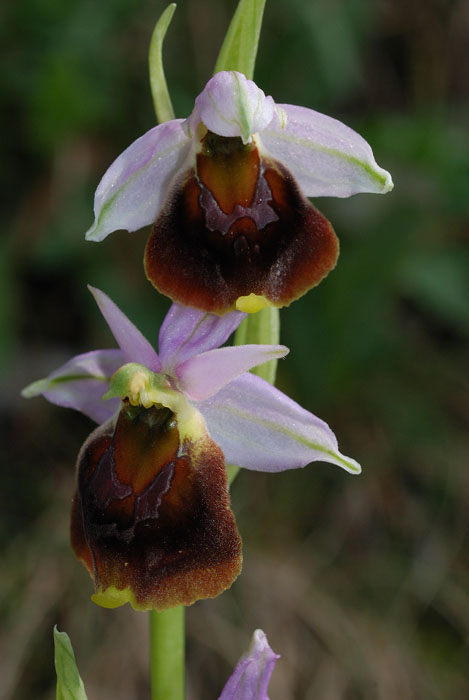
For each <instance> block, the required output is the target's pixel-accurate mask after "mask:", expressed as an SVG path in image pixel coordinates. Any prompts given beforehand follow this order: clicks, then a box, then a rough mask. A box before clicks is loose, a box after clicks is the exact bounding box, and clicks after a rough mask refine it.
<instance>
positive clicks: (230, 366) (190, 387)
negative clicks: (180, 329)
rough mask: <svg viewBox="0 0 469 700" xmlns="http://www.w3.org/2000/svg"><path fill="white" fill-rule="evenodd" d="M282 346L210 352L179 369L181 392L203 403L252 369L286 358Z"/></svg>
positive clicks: (191, 360) (242, 347) (254, 346)
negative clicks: (270, 361)
mask: <svg viewBox="0 0 469 700" xmlns="http://www.w3.org/2000/svg"><path fill="white" fill-rule="evenodd" d="M288 353H289V350H288V348H286V347H285V346H284V345H239V346H235V347H228V348H218V349H217V350H209V351H208V352H204V353H202V354H201V355H196V356H195V357H191V358H190V359H189V360H186V361H185V362H184V363H183V364H182V365H179V366H178V368H177V370H176V374H177V377H178V379H179V381H180V389H181V391H183V392H184V393H185V394H186V395H187V396H188V397H189V398H190V399H192V400H193V401H203V400H204V399H208V398H209V397H210V396H213V395H214V394H216V393H217V391H220V389H221V388H222V387H224V386H225V384H228V383H229V382H231V381H233V379H235V377H239V375H240V374H242V373H243V372H247V371H248V370H250V369H251V368H252V367H256V366H257V365H262V364H264V362H268V361H269V360H275V359H278V358H279V357H285V355H287V354H288Z"/></svg>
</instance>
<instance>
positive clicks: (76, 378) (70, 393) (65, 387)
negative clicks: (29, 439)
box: [21, 350, 125, 423]
mask: <svg viewBox="0 0 469 700" xmlns="http://www.w3.org/2000/svg"><path fill="white" fill-rule="evenodd" d="M124 361H125V360H124V356H123V353H122V352H121V351H120V350H94V351H93V352H87V353H83V354H82V355H76V356H75V357H73V358H72V359H71V360H69V361H68V362H66V363H65V364H64V365H62V366H61V367H59V368H58V369H56V370H54V372H51V373H50V374H49V376H48V377H46V378H45V379H40V380H39V381H36V382H33V383H32V384H30V385H29V386H27V387H26V388H25V389H23V391H22V392H21V394H22V396H23V397H24V398H28V399H29V398H32V397H33V396H38V395H39V394H42V395H43V396H44V397H45V398H46V399H47V400H48V401H50V402H51V403H54V404H56V405H57V406H62V407H64V408H74V409H75V410H76V411H81V413H84V414H85V415H86V416H89V418H91V419H92V420H94V421H95V422H96V423H103V422H104V421H106V420H108V418H110V417H111V416H113V415H114V414H115V412H116V411H117V409H118V408H119V404H120V402H119V400H118V399H112V400H111V401H103V398H102V397H103V394H104V393H105V392H106V390H107V387H108V383H109V380H110V378H111V377H112V375H113V374H114V372H115V371H116V370H117V369H118V368H119V367H120V366H121V365H122V363H123V362H124Z"/></svg>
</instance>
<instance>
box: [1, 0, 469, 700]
mask: <svg viewBox="0 0 469 700" xmlns="http://www.w3.org/2000/svg"><path fill="white" fill-rule="evenodd" d="M164 6H165V5H164V4H163V3H161V2H159V1H154V2H149V1H148V0H134V1H133V2H131V1H130V0H113V2H109V3H96V2H94V1H92V0H68V2H67V3H65V2H63V0H22V1H21V2H13V0H9V1H7V2H5V3H3V4H2V6H1V8H0V17H1V22H0V33H1V44H2V48H3V52H4V63H3V71H2V73H1V75H0V85H1V89H0V100H1V108H0V119H1V120H2V133H3V139H2V141H3V149H4V154H3V157H2V168H1V171H2V172H1V175H2V182H1V190H0V191H1V194H2V195H3V198H4V203H3V205H2V212H3V228H4V233H3V235H2V237H1V238H0V252H1V255H0V266H1V274H0V286H1V291H0V332H1V338H2V347H1V362H2V364H1V366H2V390H1V392H0V400H1V413H2V442H1V445H2V452H3V460H2V461H3V469H2V487H1V496H0V498H1V499H2V503H1V504H0V544H1V547H2V559H1V561H2V564H1V579H2V591H1V592H2V597H1V604H0V697H1V698H2V700H3V699H7V698H8V699H10V698H11V699H12V700H32V699H33V700H36V699H38V700H50V699H51V698H53V697H55V695H54V692H55V691H54V683H55V680H54V671H53V663H52V626H53V625H54V624H55V623H57V624H58V626H59V629H61V630H62V629H64V630H65V631H67V632H68V633H69V634H70V636H71V638H72V641H73V643H74V646H75V651H76V655H77V660H78V663H79V666H80V671H81V673H82V676H83V678H84V681H85V685H86V687H87V690H88V694H89V698H90V700H97V699H98V698H99V700H107V699H111V698H112V699H113V700H121V699H122V700H124V699H125V700H140V699H142V700H143V699H144V698H147V697H148V681H147V617H146V615H144V614H136V613H133V612H132V611H131V610H130V609H126V608H121V609H119V610H116V611H106V610H102V609H100V608H98V607H97V606H95V605H93V604H92V603H91V602H90V600H89V596H90V593H91V582H90V580H89V578H88V575H87V573H86V572H85V570H84V569H83V567H82V566H81V565H80V564H78V562H76V561H75V559H74V557H73V554H72V552H71V550H70V548H69V545H68V517H69V516H68V510H69V506H70V500H71V496H72V491H73V482H74V462H75V456H76V454H77V452H78V450H79V447H80V445H81V443H82V442H83V440H84V439H85V437H86V436H87V435H88V433H89V432H90V431H91V429H92V425H91V423H90V422H89V421H88V420H87V419H86V418H84V417H83V416H81V415H78V414H75V413H73V412H72V411H67V410H62V409H58V408H56V407H54V406H52V405H49V404H48V403H47V402H46V401H45V400H43V399H35V400H32V401H29V402H27V401H24V400H22V399H21V398H20V397H19V391H20V389H21V387H23V386H24V385H25V384H27V383H29V382H30V381H32V380H33V379H37V378H39V377H41V376H44V375H45V374H47V373H48V372H49V371H50V370H51V369H53V368H56V367H57V366H58V365H59V364H61V363H62V362H63V361H64V360H66V359H68V358H69V357H70V356H71V355H73V354H76V353H78V352H84V351H86V350H88V349H92V348H97V347H109V346H111V344H112V343H113V340H112V338H111V336H110V334H109V332H108V331H107V328H106V327H105V324H104V323H103V321H102V319H101V317H100V315H99V313H98V311H97V309H96V307H95V306H94V303H93V301H92V299H91V296H90V295H89V293H88V292H87V290H86V286H85V284H86V283H87V282H89V283H91V284H93V285H95V286H97V287H100V288H101V289H103V290H105V291H106V292H108V293H109V294H110V295H111V296H112V298H113V299H114V300H115V301H116V302H117V303H118V304H119V305H120V306H121V308H122V309H123V310H124V311H125V312H126V313H128V315H129V316H130V317H131V318H132V319H133V320H134V321H135V322H136V323H137V325H138V326H139V327H140V328H141V330H142V331H144V332H145V334H146V335H147V336H148V337H149V338H150V339H153V340H154V341H155V342H156V337H157V328H158V325H159V323H160V320H161V318H162V316H163V314H164V312H165V310H166V308H167V307H168V302H167V300H165V299H164V298H162V297H159V296H158V295H157V294H156V293H155V292H154V290H153V289H152V288H151V287H150V285H149V284H148V283H147V282H146V280H145V278H144V275H143V270H142V264H141V258H142V254H143V246H144V243H145V240H146V236H147V233H148V232H147V231H140V232H137V233H134V234H128V233H126V232H119V233H116V234H114V235H113V236H111V237H110V238H108V239H107V240H106V241H104V242H103V243H102V244H100V245H96V244H93V243H86V242H85V240H84V232H85V230H86V229H87V228H88V227H89V225H90V224H91V221H92V201H93V192H94V189H95V187H96V185H97V183H98V181H99V179H100V177H101V175H102V174H103V172H104V170H105V169H106V167H107V166H108V165H109V163H110V162H111V161H112V160H113V159H114V158H115V157H116V156H117V155H118V154H119V153H120V152H121V151H122V150H123V149H124V147H126V146H127V145H128V144H129V143H131V142H132V141H133V140H134V139H135V138H136V137H137V136H139V135H141V134H142V133H143V132H144V131H146V130H147V129H148V128H150V127H151V126H153V125H154V115H153V108H152V103H151V97H150V90H149V87H148V78H147V50H148V44H149V38H150V35H151V32H152V29H153V26H154V23H155V21H156V18H157V17H158V16H159V14H160V12H161V11H162V9H163V8H164ZM234 8H235V1H234V0H223V1H221V0H181V1H180V3H179V6H178V9H177V11H176V15H175V18H174V20H173V23H172V26H171V28H170V30H169V34H168V36H167V40H166V46H165V65H166V72H167V77H168V82H169V86H170V90H171V94H172V97H173V101H174V104H175V108H176V112H177V116H187V115H188V114H189V113H190V111H191V109H192V104H193V100H194V97H195V96H196V95H197V94H198V93H199V92H200V90H201V89H202V88H203V86H204V84H205V82H206V80H207V79H208V77H209V76H210V74H211V71H212V67H213V64H214V61H215V58H216V55H217V52H218V49H219V47H220V44H221V41H222V38H223V35H224V32H225V30H226V27H227V25H228V23H229V20H230V17H231V14H232V12H233V11H234ZM468 45H469V4H468V3H467V1H466V0H290V2H288V3H287V2H286V0H268V2H267V8H266V14H265V21H264V28H263V33H262V37H261V43H260V50H259V57H258V64H257V69H256V76H255V77H256V81H257V82H258V83H259V85H260V86H261V87H262V88H263V89H264V91H265V92H266V93H267V94H272V95H273V97H274V99H275V100H276V101H278V102H287V103H293V104H302V105H305V106H308V107H312V108H314V109H317V110H319V111H323V112H326V113H328V114H331V115H332V116H334V117H336V118H338V119H341V120H343V121H345V122H346V123H347V124H349V125H350V126H352V127H353V128H355V129H356V130H358V131H359V132H360V133H362V134H363V135H364V136H365V138H366V139H367V140H368V141H369V142H370V143H371V144H372V146H373V149H374V152H375V156H376V159H377V161H378V162H379V164H380V165H382V166H383V167H385V168H386V169H388V170H390V171H391V173H392V175H393V178H394V182H395V189H394V191H393V192H392V193H391V194H389V195H387V196H386V197H378V196H375V195H358V196H356V197H354V198H351V199H346V200H332V199H321V200H317V201H316V204H317V206H318V207H319V208H320V209H321V210H322V211H323V212H324V213H325V214H326V215H327V216H328V217H329V218H330V220H331V221H332V223H333V225H334V226H335V229H336V231H337V233H338V235H339V238H340V240H341V258H340V261H339V265H338V267H337V268H336V270H335V271H334V272H333V273H332V274H331V275H330V277H329V278H328V279H327V280H326V281H325V282H323V283H322V284H321V285H320V287H319V288H317V289H316V290H314V291H312V292H310V293H309V294H308V295H307V296H306V297H304V298H303V299H302V300H300V301H298V302H297V303H295V304H294V305H293V306H292V308H291V309H287V310H284V311H283V312H282V341H283V342H284V343H286V344H287V345H289V346H290V347H291V353H290V355H289V357H288V358H287V360H286V361H285V362H282V363H280V373H279V378H278V384H279V386H280V387H281V388H282V389H283V390H284V391H286V392H287V393H288V394H289V395H291V396H292V397H294V398H295V399H296V400H298V401H300V402H301V403H302V404H303V405H304V406H306V407H307V408H308V409H310V410H311V411H313V412H314V413H317V414H318V415H320V416H321V417H322V418H324V419H326V420H327V421H328V422H329V423H330V425H331V427H332V428H333V429H334V430H335V432H336V433H337V435H338V437H339V441H340V444H341V448H342V449H343V451H344V452H345V453H346V454H349V455H353V456H354V457H355V458H356V459H358V460H359V461H360V462H361V463H362V465H363V467H364V470H363V474H362V475H361V476H360V477H352V476H350V475H348V474H346V473H345V472H342V471H340V470H339V469H337V468H335V467H332V466H331V465H326V464H321V463H316V464H315V465H313V466H311V467H308V468H306V469H304V470H298V471H292V472H289V473H284V474H280V475H276V476H272V475H271V476H269V475H264V474H256V473H253V472H250V473H248V472H244V473H242V474H241V475H240V476H239V478H238V479H237V481H236V482H235V484H234V486H233V489H232V499H233V507H234V510H235V513H236V516H237V519H238V524H239V527H240V530H241V533H242V536H243V538H244V546H245V564H244V571H243V574H242V576H241V577H240V578H239V579H238V581H237V582H236V583H235V584H234V586H233V588H232V589H231V591H230V592H228V593H226V594H224V595H223V596H221V597H220V598H218V599H216V600H215V601H208V602H204V603H197V604H196V605H195V606H193V607H192V608H190V609H189V610H188V615H187V625H188V679H189V692H188V698H189V699H190V700H202V699H204V700H205V699H207V700H209V699H210V698H216V697H218V694H219V692H220V690H221V687H222V686H223V683H224V680H225V679H226V677H227V676H228V674H229V672H230V669H231V668H232V666H233V664H234V663H235V661H236V660H237V658H238V657H239V655H240V654H241V652H242V651H243V650H244V648H245V647H246V646H247V644H248V640H249V638H250V635H251V633H252V631H253V630H254V629H255V628H256V627H262V628H263V629H264V630H265V631H266V633H267V635H268V637H269V640H270V642H271V645H272V647H273V648H274V649H275V650H276V651H278V652H279V653H281V654H282V659H281V661H280V662H279V663H278V664H277V669H276V671H275V673H274V676H273V680H272V684H271V688H272V689H271V693H270V695H271V698H272V700H289V699H290V698H292V699H295V700H313V699H314V700H372V699H373V700H374V699H379V700H396V699H399V700H408V699H409V700H410V699H412V700H413V699H422V700H433V699H435V700H436V699H441V700H449V699H451V700H459V699H460V700H463V699H466V698H467V697H469V676H468V671H467V658H468V642H469V562H468V557H467V544H468V526H469V507H468V506H469V469H468V467H469V457H468V452H469V439H468V429H469V374H468V368H469V343H468V340H469V246H468V243H469V165H468V164H469V140H468V130H467V127H468V121H469V120H468V117H469V89H468V88H469V59H468ZM127 607H128V606H127Z"/></svg>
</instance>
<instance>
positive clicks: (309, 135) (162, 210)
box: [87, 71, 393, 314]
mask: <svg viewBox="0 0 469 700" xmlns="http://www.w3.org/2000/svg"><path fill="white" fill-rule="evenodd" d="M392 186H393V185H392V180H391V176H390V175H389V173H388V172H386V171H385V170H383V169H382V168H380V167H379V166H378V165H377V164H376V162H375V160H374V157H373V153H372V151H371V148H370V146H369V145H368V144H367V142H366V141H365V140H364V139H363V138H362V137H361V136H359V135H358V134H357V133H356V132H355V131H353V130H352V129H350V128H349V127H347V126H345V125H344V124H342V123H341V122H339V121H337V120H336V119H333V118H331V117H328V116H325V115H324V114H320V113H319V112H315V111H313V110H311V109H307V108H305V107H297V106H294V105H287V104H282V105H277V104H275V102H274V101H273V99H272V98H271V97H266V96H265V94H264V93H263V91H262V90H261V89H260V88H258V87H257V85H256V84H255V83H254V82H252V81H251V80H248V79H247V78H246V77H245V76H244V75H242V74H241V73H237V72H235V71H229V72H228V71H226V72H220V73H217V74H216V75H215V76H214V77H213V78H212V79H211V80H209V82H208V83H207V85H206V86H205V88H204V90H203V91H202V93H201V94H200V95H199V96H198V97H197V99H196V100H195V106H194V110H193V112H192V114H191V116H190V117H189V118H188V119H186V120H183V119H174V120H171V121H169V122H165V123H163V124H160V125H159V126H156V127H154V128H153V129H151V130H150V131H148V132H147V133H146V134H144V135H143V136H142V137H140V138H139V139H137V141H135V142H134V143H133V144H132V145H131V146H129V148H127V150H125V151H124V152H123V153H122V154H121V155H120V156H119V157H118V158H117V160H116V161H115V162H114V163H113V164H112V165H111V166H110V168H109V169H108V171H107V172H106V173H105V175H104V177H103V179H102V180H101V182H100V184H99V186H98V189H97V190H96V195H95V203H94V212H95V221H94V224H93V226H92V228H91V229H90V230H89V231H88V233H87V238H88V239H89V240H92V241H101V240H103V239H104V238H105V237H106V236H107V235H108V234H109V233H111V232H112V231H115V230H117V229H124V228H125V229H128V230H129V231H135V230H137V229H139V228H141V227H142V226H146V225H148V224H154V227H153V230H152V233H151V236H150V238H149V240H148V243H147V246H146V251H145V269H146V274H147V277H148V279H149V280H150V281H151V282H152V284H154V286H155V287H156V288H157V289H158V290H159V291H161V292H162V293H163V294H166V295H167V296H169V297H171V299H173V301H177V302H179V303H182V304H185V305H188V306H194V307H196V308H199V309H203V310H205V311H211V312H215V313H218V314H223V313H225V312H226V311H230V310H233V309H235V308H236V309H239V310H242V311H248V312H251V311H257V310H259V309H261V308H262V307H264V306H266V305H271V306H277V307H281V306H285V305H288V304H290V303H291V302H292V301H293V300H295V299H297V298H298V297H300V296H301V295H302V294H304V293H305V292H306V291H307V290H308V289H310V288H311V287H313V286H315V285H316V284H318V283H319V282H320V281H321V280H322V279H323V278H324V277H325V275H327V273H328V272H329V271H330V270H331V269H332V268H333V267H334V266H335V264H336V260H337V256H338V250H339V246H338V241H337V238H336V236H335V233H334V231H333V229H332V227H331V225H330V223H329V222H328V221H327V220H326V219H325V218H324V217H323V216H322V214H321V213H320V212H319V211H317V209H315V208H314V207H313V206H312V205H311V204H310V202H309V201H308V200H307V199H306V197H319V196H333V197H349V196H350V195H353V194H356V193H358V192H377V193H384V192H388V191H389V190H390V189H392Z"/></svg>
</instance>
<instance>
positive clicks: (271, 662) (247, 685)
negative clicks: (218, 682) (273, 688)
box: [218, 630, 280, 700]
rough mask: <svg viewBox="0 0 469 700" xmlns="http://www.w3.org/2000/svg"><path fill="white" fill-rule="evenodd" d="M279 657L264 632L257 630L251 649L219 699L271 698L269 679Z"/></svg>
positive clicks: (240, 661) (229, 679) (251, 699)
mask: <svg viewBox="0 0 469 700" xmlns="http://www.w3.org/2000/svg"><path fill="white" fill-rule="evenodd" d="M279 658H280V656H279V655H278V654H276V653H275V652H274V651H272V649H271V648H270V646H269V642H268V641H267V637H266V636H265V634H264V632H263V631H262V630H256V631H255V632H254V634H253V636H252V642H251V646H250V648H249V651H248V652H247V653H246V654H244V656H242V657H241V659H240V660H239V662H238V664H237V666H236V668H235V670H234V671H233V673H232V674H231V676H230V677H229V678H228V680H227V682H226V685H225V687H224V688H223V691H222V694H221V695H220V697H219V698H218V700H269V698H268V696H267V689H268V685H269V680H270V676H271V675H272V671H273V670H274V666H275V662H276V660H277V659H279Z"/></svg>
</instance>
